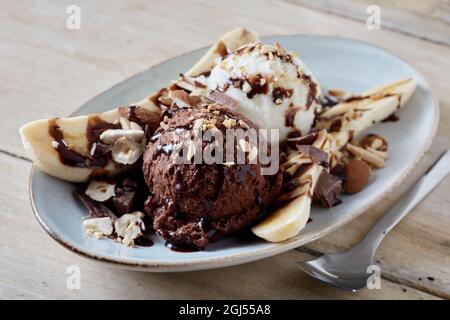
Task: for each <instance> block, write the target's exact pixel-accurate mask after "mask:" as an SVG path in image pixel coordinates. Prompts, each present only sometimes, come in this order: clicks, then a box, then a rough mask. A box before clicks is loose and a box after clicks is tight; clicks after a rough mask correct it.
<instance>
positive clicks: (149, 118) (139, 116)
mask: <svg viewBox="0 0 450 320" xmlns="http://www.w3.org/2000/svg"><path fill="white" fill-rule="evenodd" d="M119 113H120V115H121V116H122V117H126V118H127V119H128V120H130V121H133V122H136V123H137V124H138V125H140V126H141V128H143V129H144V128H145V127H146V126H148V128H149V130H150V131H151V132H154V131H155V130H156V129H157V128H158V127H159V123H160V122H161V118H160V114H159V113H157V112H153V111H150V110H148V109H145V108H142V107H136V106H131V107H121V108H119Z"/></svg>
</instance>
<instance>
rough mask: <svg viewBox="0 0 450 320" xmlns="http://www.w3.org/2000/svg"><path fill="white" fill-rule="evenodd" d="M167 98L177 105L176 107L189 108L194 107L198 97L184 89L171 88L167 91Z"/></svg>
mask: <svg viewBox="0 0 450 320" xmlns="http://www.w3.org/2000/svg"><path fill="white" fill-rule="evenodd" d="M169 98H170V99H172V101H173V102H174V103H175V104H176V105H177V106H178V108H191V107H195V106H196V105H197V104H198V103H199V102H200V98H199V97H197V98H194V97H191V96H190V95H189V94H188V93H187V92H186V91H184V90H173V91H170V92H169Z"/></svg>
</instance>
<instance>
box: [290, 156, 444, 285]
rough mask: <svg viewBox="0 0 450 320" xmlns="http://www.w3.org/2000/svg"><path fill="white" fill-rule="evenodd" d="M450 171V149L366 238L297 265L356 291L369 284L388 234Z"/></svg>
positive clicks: (317, 276)
mask: <svg viewBox="0 0 450 320" xmlns="http://www.w3.org/2000/svg"><path fill="white" fill-rule="evenodd" d="M449 173H450V150H447V151H446V152H444V153H443V154H442V155H441V156H440V157H439V159H438V160H437V161H436V162H435V163H434V164H433V166H432V167H431V168H430V169H429V170H428V171H427V172H426V173H425V175H424V176H423V177H421V178H420V179H419V181H418V182H417V183H416V184H415V185H414V186H413V187H412V188H411V189H410V190H409V191H408V192H407V193H406V194H405V195H404V196H403V197H402V198H401V199H400V200H399V201H398V202H397V204H395V205H394V206H393V207H392V208H391V209H390V210H389V211H388V212H387V213H386V214H385V215H384V216H383V217H382V218H381V219H380V221H378V223H377V224H376V225H375V226H374V227H373V228H372V229H371V230H370V231H369V232H368V233H367V235H366V236H365V237H364V239H363V240H361V241H360V242H359V243H358V244H357V245H355V246H354V247H353V248H351V249H349V250H348V251H345V252H342V253H336V254H328V255H324V256H322V257H320V258H318V259H315V260H311V261H307V262H299V263H298V264H297V265H298V267H299V268H300V269H302V270H303V271H305V272H306V273H307V274H309V275H310V276H312V277H314V278H316V279H319V280H321V281H323V282H325V283H328V284H330V285H332V286H335V287H338V288H342V289H346V290H351V291H356V290H359V289H362V288H365V287H366V286H367V279H368V278H369V276H370V275H371V274H370V273H368V271H367V268H368V267H369V266H370V265H372V264H373V263H372V261H373V257H374V255H375V251H376V249H377V248H378V246H379V245H380V243H381V241H382V240H383V239H384V237H385V236H386V234H387V233H388V232H389V231H390V230H391V229H392V228H393V227H394V226H395V225H396V224H397V223H398V222H399V221H400V220H401V219H402V218H403V217H404V216H406V215H407V214H408V213H409V212H410V211H411V210H412V209H413V208H414V207H415V206H416V205H417V204H418V203H419V202H420V201H422V199H423V198H425V196H426V195H427V194H429V193H430V192H431V191H432V190H433V189H434V188H435V187H436V186H437V185H438V184H439V183H440V182H441V181H442V180H443V179H444V178H445V177H446V176H447V175H448V174H449Z"/></svg>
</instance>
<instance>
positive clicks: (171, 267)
mask: <svg viewBox="0 0 450 320" xmlns="http://www.w3.org/2000/svg"><path fill="white" fill-rule="evenodd" d="M299 36H300V37H310V38H329V39H339V40H344V41H349V42H353V43H357V44H363V45H366V46H369V47H373V48H375V49H377V50H382V51H384V52H386V53H388V54H390V55H391V56H393V57H395V58H397V59H399V60H401V61H403V62H404V63H405V64H407V65H408V66H409V67H410V68H412V69H413V70H414V71H415V72H417V74H419V75H420V76H421V77H422V78H423V80H424V83H425V85H426V89H427V90H428V91H429V94H430V96H431V99H432V104H433V107H434V122H433V128H432V130H430V134H429V136H428V139H427V143H426V144H425V145H424V147H423V149H422V150H421V151H420V152H419V153H418V155H417V156H416V158H415V159H414V161H412V162H411V163H410V165H409V166H408V167H407V168H406V169H405V171H404V172H403V174H402V175H401V176H400V177H399V178H398V179H397V180H396V181H394V182H393V183H392V184H391V185H390V186H388V187H387V188H386V189H385V191H384V192H383V193H381V194H380V195H379V196H378V197H376V198H374V199H373V200H372V201H370V202H369V203H367V204H366V205H364V206H362V207H361V208H359V209H357V210H355V211H353V213H352V214H350V215H347V216H345V218H343V219H341V220H340V221H338V222H336V223H335V224H333V225H330V226H329V227H327V228H323V229H321V230H320V231H317V232H316V233H315V234H313V235H312V236H311V237H309V238H306V239H295V238H292V239H289V240H286V241H284V242H281V243H274V244H273V246H270V247H268V248H264V249H260V250H257V251H254V252H246V253H237V254H231V255H228V256H222V257H214V258H211V257H207V258H196V259H191V260H186V261H176V262H172V261H165V262H156V261H152V260H145V261H136V260H134V261H130V260H129V259H128V258H123V257H120V256H111V255H107V256H106V255H98V254H94V253H91V252H87V251H85V250H83V249H81V248H78V247H76V246H73V245H71V244H69V243H68V242H67V241H66V240H64V239H63V237H62V236H59V235H58V234H56V233H55V232H54V231H53V230H52V229H51V228H50V227H49V226H48V225H47V224H46V223H45V222H44V221H43V219H42V218H41V216H40V214H39V212H38V210H37V207H36V204H35V199H34V190H33V178H34V176H35V175H34V173H35V170H36V166H35V165H34V164H33V165H32V167H31V170H30V176H29V182H28V189H29V199H30V203H31V208H32V211H33V214H34V216H35V218H36V220H37V221H38V223H39V224H40V225H41V227H42V228H43V229H44V230H45V232H46V233H47V234H48V235H49V236H50V237H51V238H52V239H53V240H55V241H56V242H57V243H59V244H60V245H62V246H63V247H64V248H66V249H68V250H69V251H71V252H73V253H76V254H77V255H80V256H82V257H84V258H88V259H90V260H95V261H98V262H102V263H107V264H109V265H114V266H120V267H123V268H128V269H134V270H141V271H151V272H178V271H194V270H205V269H214V268H221V267H227V266H232V265H238V264H243V263H248V262H252V261H255V260H259V259H263V258H266V257H270V256H274V255H276V254H281V253H283V252H287V251H289V250H292V249H294V248H297V247H299V246H302V245H304V244H306V243H309V242H312V241H314V240H317V239H318V238H321V237H323V236H325V235H327V234H329V233H330V232H332V231H334V230H336V229H338V228H340V227H342V226H344V225H345V224H347V223H349V222H350V221H352V220H353V219H355V218H357V217H359V216H360V215H362V214H363V213H364V212H365V211H367V210H368V209H370V208H371V207H373V206H374V205H375V204H376V203H377V202H379V201H380V200H381V199H383V198H384V197H385V196H386V194H388V193H389V192H391V191H392V190H393V189H394V188H395V187H396V186H398V185H399V184H400V183H401V182H403V181H404V179H405V178H406V177H407V176H408V175H409V173H410V172H411V171H412V169H413V168H414V167H415V166H416V165H417V163H418V162H419V161H420V160H421V159H422V157H423V155H424V154H425V152H427V151H428V150H429V149H430V147H431V145H432V142H433V138H434V137H435V135H436V132H437V129H438V125H439V118H440V107H439V101H438V99H437V98H436V94H435V92H434V89H433V88H432V86H431V85H430V83H429V82H428V80H427V79H426V78H425V76H423V74H422V73H421V72H419V71H418V70H417V69H416V68H415V67H414V66H413V65H411V64H410V63H409V62H408V61H407V60H405V59H404V58H401V57H400V56H398V55H397V54H395V53H393V52H392V51H390V50H389V49H386V48H383V47H381V46H378V45H375V44H372V43H370V42H367V41H363V40H359V39H353V38H349V37H342V36H330V35H313V34H302V33H300V34H289V35H267V36H261V38H264V37H271V38H276V37H281V38H294V37H299ZM209 47H210V46H205V47H201V48H198V49H194V50H190V51H187V52H184V53H182V54H179V55H176V56H172V57H169V58H167V59H165V60H163V61H160V62H158V63H157V64H154V65H152V66H150V67H149V68H146V69H144V70H142V71H140V72H137V73H135V74H133V75H131V76H129V77H127V78H125V79H124V80H122V81H120V82H118V83H116V84H115V85H113V86H111V87H109V88H108V89H106V90H104V91H102V92H100V93H98V94H97V95H95V96H93V97H92V98H90V99H88V100H87V101H85V102H84V103H83V104H81V105H80V106H79V107H78V108H77V109H75V110H74V111H73V112H72V113H71V114H70V116H72V115H74V114H75V113H77V112H78V111H79V110H80V109H81V108H83V106H85V105H86V104H87V103H89V102H90V101H92V100H93V99H95V98H96V97H98V96H100V95H102V94H104V93H105V92H107V91H109V90H111V89H113V88H115V87H117V86H119V85H120V84H122V83H124V82H127V81H128V80H129V79H131V78H134V77H136V76H138V75H140V74H143V73H146V72H149V71H150V70H152V69H154V68H156V67H158V66H159V65H161V64H164V63H166V62H168V61H170V60H172V59H176V58H179V57H182V56H186V55H189V54H192V53H195V52H199V51H202V50H205V49H207V48H209ZM279 247H283V249H282V250H281V251H280V250H279Z"/></svg>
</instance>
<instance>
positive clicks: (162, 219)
mask: <svg viewBox="0 0 450 320" xmlns="http://www.w3.org/2000/svg"><path fill="white" fill-rule="evenodd" d="M162 85H165V84H162ZM415 88H416V83H415V82H414V80H412V79H400V80H398V81H395V82H392V83H388V84H384V85H380V86H378V87H376V88H373V89H370V90H368V91H366V92H362V93H359V94H354V93H349V92H345V91H342V90H324V89H323V88H321V87H320V85H319V83H318V81H317V80H316V78H315V77H314V75H313V73H312V72H311V71H310V70H309V69H308V68H307V66H306V65H305V63H304V62H303V61H302V60H301V59H300V56H299V54H298V53H295V52H290V51H288V50H286V49H285V48H283V47H282V46H281V45H280V44H278V43H275V44H273V45H271V44H263V43H261V42H260V41H259V38H258V36H257V35H256V34H255V33H254V32H252V31H249V30H246V29H243V28H237V29H235V30H232V31H230V32H229V33H227V34H225V35H224V36H222V38H220V39H219V41H218V42H217V43H216V44H214V45H213V46H212V47H211V48H210V49H209V50H208V51H207V52H206V53H205V55H204V56H203V57H202V58H201V59H200V60H199V61H198V62H197V63H196V64H195V65H194V66H193V67H192V68H191V69H190V70H188V71H187V72H185V73H182V74H180V77H179V78H178V79H174V81H173V82H172V83H170V84H169V85H167V86H166V87H163V88H162V89H161V90H159V91H158V92H155V93H152V94H150V95H149V96H148V97H146V98H144V99H143V100H141V101H138V102H136V103H131V104H130V105H128V106H120V107H117V108H115V109H111V110H110V111H107V112H103V113H96V114H90V115H86V116H78V117H70V118H53V119H43V120H37V121H33V122H30V123H28V124H26V125H24V126H23V127H22V128H21V129H20V134H21V137H22V141H23V145H24V147H25V149H26V150H27V152H28V154H29V155H30V157H31V159H32V160H33V163H34V164H35V165H36V166H37V167H38V168H39V169H41V170H43V171H44V172H46V173H47V174H49V175H52V176H54V177H57V178H59V179H63V180H66V181H70V182H74V183H78V184H79V188H78V189H79V190H77V191H76V192H75V193H74V196H75V197H76V198H77V199H78V200H79V202H80V203H81V204H82V205H83V206H84V207H85V208H86V211H87V212H88V215H87V217H86V218H85V219H84V220H83V221H80V223H82V224H83V226H84V228H85V230H86V233H87V234H88V235H89V236H94V237H96V238H98V239H102V238H111V239H113V240H115V241H118V242H120V243H122V244H124V245H128V246H134V245H139V246H145V245H150V244H151V237H153V234H157V235H158V236H160V237H162V238H163V239H164V240H166V242H167V245H168V246H169V247H171V248H173V249H182V250H189V251H191V250H202V249H204V248H205V247H206V246H207V245H208V244H209V243H212V242H215V241H218V240H220V239H221V238H223V237H226V236H229V235H232V234H235V233H237V232H240V231H244V230H251V232H253V233H254V234H255V235H256V236H258V237H260V238H262V239H265V240H267V241H271V242H281V241H285V240H287V239H290V238H293V237H295V236H296V235H297V234H298V233H299V232H300V231H301V230H302V229H303V228H304V227H305V225H306V224H307V222H308V219H309V213H310V210H311V206H312V205H316V204H317V205H321V206H324V207H327V208H330V207H333V206H335V205H339V203H340V201H341V200H340V199H339V196H340V194H342V193H347V194H354V193H357V192H359V191H361V190H362V189H363V188H364V187H365V186H366V185H367V184H369V183H370V178H371V176H372V172H373V170H375V169H378V168H382V167H384V166H385V165H386V160H387V158H388V141H387V140H386V139H385V138H383V137H381V136H379V135H375V134H370V133H369V134H367V133H365V132H366V130H367V129H369V128H370V127H371V126H372V125H373V124H374V123H377V122H380V121H384V120H389V119H393V116H392V115H393V114H394V113H395V111H397V110H398V109H400V108H402V107H403V106H404V105H405V104H406V102H407V101H408V99H409V98H410V96H411V95H412V93H413V92H414V90H415ZM349 201H351V200H349Z"/></svg>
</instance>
